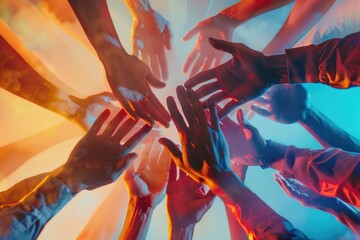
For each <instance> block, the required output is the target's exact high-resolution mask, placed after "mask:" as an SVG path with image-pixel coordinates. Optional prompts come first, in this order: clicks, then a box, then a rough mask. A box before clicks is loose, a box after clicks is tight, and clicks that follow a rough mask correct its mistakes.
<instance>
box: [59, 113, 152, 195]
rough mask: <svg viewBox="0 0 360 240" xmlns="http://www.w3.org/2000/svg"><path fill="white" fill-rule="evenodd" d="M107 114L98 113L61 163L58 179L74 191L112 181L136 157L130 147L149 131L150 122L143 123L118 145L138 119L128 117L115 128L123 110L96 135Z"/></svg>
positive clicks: (121, 117)
mask: <svg viewBox="0 0 360 240" xmlns="http://www.w3.org/2000/svg"><path fill="white" fill-rule="evenodd" d="M109 114H110V111H109V110H105V111H104V112H103V113H101V114H100V116H99V117H98V118H97V120H96V121H95V123H94V124H93V126H92V127H91V128H90V130H89V131H88V132H87V133H86V135H85V136H84V137H83V138H82V139H81V140H80V141H79V142H78V143H77V144H76V146H75V147H74V149H73V151H72V152H71V154H70V157H69V159H68V161H67V162H66V163H65V165H64V166H63V169H62V171H61V173H60V176H59V178H60V179H61V180H62V181H63V182H64V183H65V184H67V185H68V186H69V187H70V188H71V189H72V191H73V192H75V193H76V192H78V191H81V190H84V189H87V190H92V189H95V188H98V187H100V186H103V185H106V184H109V183H112V182H114V181H115V180H116V179H117V178H118V177H119V176H120V174H121V173H122V172H123V171H124V170H125V169H126V168H127V166H128V165H129V163H130V162H131V161H132V160H133V159H135V158H136V157H137V155H136V153H131V150H132V149H133V148H134V147H135V146H136V145H137V144H138V143H139V142H140V141H141V140H142V139H143V138H144V137H145V136H146V134H147V133H148V132H149V131H150V130H151V127H150V126H149V125H145V126H143V127H142V128H141V129H140V130H139V131H138V132H137V133H136V134H134V135H133V136H131V137H130V138H129V140H127V141H126V142H125V143H124V144H120V141H121V140H122V139H123V138H124V136H125V135H127V134H128V132H129V131H130V130H131V129H132V128H133V127H134V126H135V124H136V122H137V121H135V120H133V119H131V118H129V119H127V120H126V121H125V122H124V123H123V124H121V125H120V127H119V128H118V126H119V124H120V122H121V121H122V120H123V119H124V118H125V117H126V112H125V111H123V110H122V111H120V112H119V113H118V114H117V115H116V116H115V117H114V118H113V119H112V120H111V121H110V122H109V124H108V125H107V126H106V128H105V130H104V132H103V133H101V134H99V131H100V129H101V128H102V127H103V125H104V123H105V121H106V119H107V118H108V116H109ZM116 129H118V130H116Z"/></svg>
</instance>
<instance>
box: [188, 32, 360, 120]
mask: <svg viewBox="0 0 360 240" xmlns="http://www.w3.org/2000/svg"><path fill="white" fill-rule="evenodd" d="M209 41H210V43H211V44H212V45H213V46H214V47H215V48H216V49H219V50H222V51H225V52H228V53H231V54H232V55H233V59H232V60H230V61H228V62H226V63H224V64H222V65H220V66H218V67H215V68H213V69H210V70H207V71H203V72H201V73H199V74H197V75H196V76H194V77H192V78H190V79H189V80H187V81H186V83H185V87H186V88H193V87H195V86H197V85H198V84H200V83H204V82H206V81H208V80H210V79H213V78H216V81H215V82H211V83H207V84H205V85H203V86H202V87H200V88H198V89H197V90H196V91H195V93H196V94H197V96H198V97H199V98H200V99H201V98H203V97H206V96H208V95H209V94H211V93H214V92H215V91H217V90H221V91H220V92H218V93H216V94H214V95H212V96H211V97H208V99H206V100H205V101H206V102H209V101H214V102H215V103H217V102H220V101H222V100H224V99H228V98H230V99H232V100H231V101H230V102H229V103H227V104H226V105H225V107H224V108H223V109H222V111H221V112H219V115H220V118H222V117H224V116H225V115H227V114H228V113H229V112H230V111H232V110H233V109H234V108H236V107H237V106H239V105H241V104H243V103H245V102H247V101H250V100H252V99H254V98H256V97H258V96H259V95H261V94H262V93H263V92H264V91H265V90H266V89H267V88H269V87H271V86H272V85H275V84H284V83H307V82H313V83H323V84H326V85H330V86H332V87H336V88H349V87H354V86H358V85H359V84H360V77H359V74H358V73H359V72H360V71H359V67H360V66H359V65H360V62H359V58H358V57H357V56H358V53H359V51H360V33H354V34H351V35H348V36H347V37H345V38H343V39H331V40H328V41H326V42H323V43H321V44H319V45H310V46H306V47H300V48H294V49H288V50H286V51H285V54H282V55H273V56H265V55H264V54H262V53H260V52H258V51H255V50H252V49H250V48H248V47H246V46H245V45H244V44H236V43H231V42H226V41H221V40H216V39H212V38H210V39H209Z"/></svg>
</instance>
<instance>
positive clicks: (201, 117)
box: [187, 89, 208, 126]
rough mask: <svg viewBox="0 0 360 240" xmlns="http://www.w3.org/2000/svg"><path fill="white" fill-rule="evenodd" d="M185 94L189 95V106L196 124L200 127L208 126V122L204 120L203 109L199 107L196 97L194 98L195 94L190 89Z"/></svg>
mask: <svg viewBox="0 0 360 240" xmlns="http://www.w3.org/2000/svg"><path fill="white" fill-rule="evenodd" d="M187 93H188V95H189V99H190V101H191V105H192V106H193V109H194V112H195V116H196V118H197V120H198V122H199V123H200V124H201V125H202V126H206V125H207V124H208V121H207V119H206V115H205V112H204V109H203V107H202V106H201V104H200V101H199V99H198V97H197V96H196V94H195V93H194V91H193V90H192V89H189V90H187Z"/></svg>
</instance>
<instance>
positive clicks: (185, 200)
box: [166, 163, 215, 228]
mask: <svg viewBox="0 0 360 240" xmlns="http://www.w3.org/2000/svg"><path fill="white" fill-rule="evenodd" d="M178 170H179V169H178V168H177V167H176V165H175V164H174V163H172V164H171V167H170V172H169V184H168V187H167V190H166V195H167V211H168V214H169V218H170V223H171V225H172V226H174V227H175V228H185V227H187V226H190V225H192V224H195V223H198V222H199V221H200V220H201V218H202V217H203V216H204V214H205V213H206V212H207V211H208V210H209V209H210V207H211V206H212V204H213V202H214V200H215V194H214V193H212V192H211V191H209V192H208V193H205V189H204V185H203V184H201V183H198V182H196V181H194V180H193V179H192V178H191V177H189V176H187V175H186V173H185V172H183V171H182V170H179V171H178ZM178 173H179V174H178ZM178 175H179V176H178Z"/></svg>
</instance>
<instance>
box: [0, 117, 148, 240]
mask: <svg viewBox="0 0 360 240" xmlns="http://www.w3.org/2000/svg"><path fill="white" fill-rule="evenodd" d="M109 114H110V112H109V111H108V110H107V111H104V112H103V113H102V114H101V115H100V116H99V118H98V119H97V120H96V121H95V123H94V125H93V126H92V127H91V128H90V130H89V131H88V133H87V134H86V135H85V136H84V137H83V138H82V139H81V140H80V141H79V142H78V144H77V145H76V146H75V148H74V149H73V151H72V152H71V154H70V156H69V159H68V161H67V162H66V163H65V164H64V165H63V166H62V167H60V168H59V169H56V170H54V171H52V172H50V173H48V174H42V175H39V176H36V177H32V178H29V179H27V180H24V181H22V182H21V183H19V184H16V185H15V186H14V187H13V188H12V189H10V190H8V191H7V192H5V193H2V196H1V197H0V200H1V201H0V204H1V205H0V215H1V217H0V222H1V224H0V234H1V238H10V239H12V238H24V237H25V238H32V239H35V238H36V237H37V236H38V235H39V233H40V232H41V230H42V229H43V228H44V226H45V224H46V223H47V222H48V221H49V220H50V219H51V218H52V217H53V216H54V215H55V214H56V213H57V212H58V211H59V210H60V209H61V208H62V207H63V206H64V205H65V204H66V203H67V202H68V201H70V200H71V199H72V197H73V196H75V195H76V194H78V193H79V192H81V191H83V190H92V189H95V188H98V187H100V186H103V185H106V184H109V183H111V182H113V181H115V180H116V179H117V178H118V177H119V176H120V174H121V173H122V172H123V171H124V170H125V168H126V167H127V165H128V164H129V163H130V161H131V160H132V159H134V158H135V157H136V154H135V153H129V152H130V151H131V150H132V149H133V148H134V146H135V145H136V144H137V143H138V142H139V141H140V140H141V139H142V138H143V137H144V136H145V135H146V133H147V132H149V131H150V129H151V127H149V126H147V125H146V126H144V127H143V128H142V129H141V130H139V131H138V132H137V133H136V134H135V135H134V136H132V137H131V138H130V139H129V140H128V141H127V142H126V143H125V144H124V145H120V143H119V142H120V140H121V139H122V137H123V136H124V135H126V133H128V131H130V129H129V126H126V124H124V125H125V126H120V128H119V130H118V131H115V130H116V129H117V127H118V125H119V123H120V122H121V120H123V119H124V117H125V116H126V114H125V112H124V111H121V112H120V113H119V114H118V115H117V116H116V117H115V118H114V119H113V120H112V121H110V123H109V124H108V126H107V127H106V128H105V131H104V132H103V133H102V134H100V135H98V133H99V131H100V129H101V128H102V126H103V124H104V122H105V121H106V119H107V118H108V116H109ZM129 121H130V120H128V123H129ZM131 121H132V123H133V124H134V125H135V123H136V122H135V121H133V120H131ZM130 128H131V127H130ZM113 133H115V134H113ZM99 162H101V164H99ZM24 188H25V189H24ZM17 194H19V195H17Z"/></svg>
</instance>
